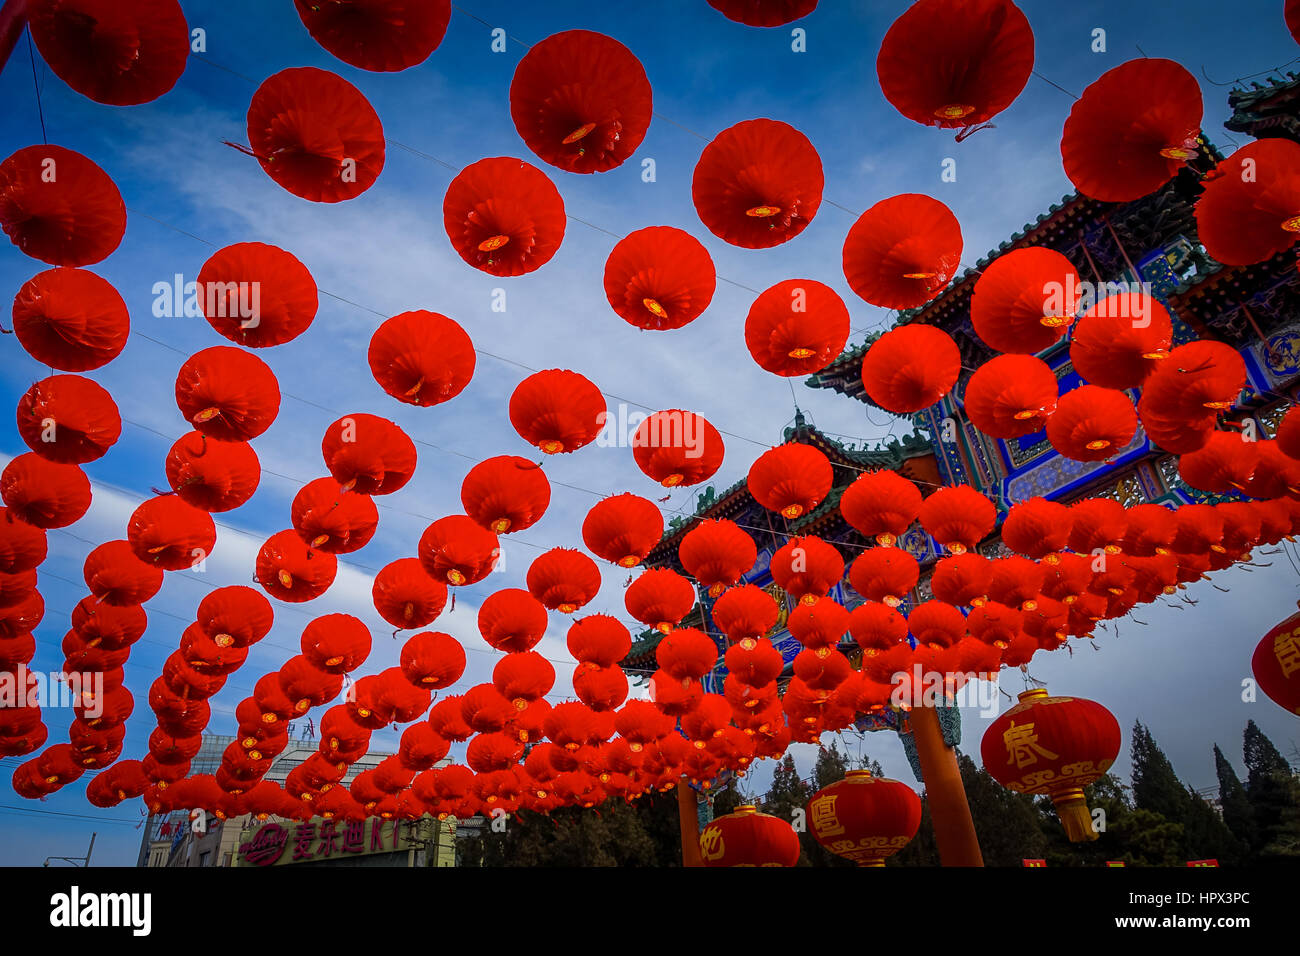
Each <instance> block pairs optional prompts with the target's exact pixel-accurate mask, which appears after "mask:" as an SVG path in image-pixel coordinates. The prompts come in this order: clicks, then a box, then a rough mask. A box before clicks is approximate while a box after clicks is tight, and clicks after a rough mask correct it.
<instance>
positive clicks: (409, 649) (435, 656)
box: [400, 631, 465, 716]
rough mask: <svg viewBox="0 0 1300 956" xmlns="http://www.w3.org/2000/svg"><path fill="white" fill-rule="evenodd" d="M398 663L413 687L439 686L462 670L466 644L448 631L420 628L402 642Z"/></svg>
mask: <svg viewBox="0 0 1300 956" xmlns="http://www.w3.org/2000/svg"><path fill="white" fill-rule="evenodd" d="M400 667H401V671H402V676H404V677H405V678H406V679H407V680H408V681H410V682H411V683H412V684H414V685H415V686H416V687H427V688H428V689H429V690H442V689H443V688H445V687H450V686H451V685H452V684H454V683H456V681H458V680H460V678H461V675H462V674H464V673H465V648H464V647H462V646H461V643H460V641H458V640H456V638H454V637H452V636H451V635H450V634H444V633H443V632H441V631H423V632H421V633H419V634H415V635H412V636H411V637H409V638H407V640H406V643H405V644H403V645H402V655H401V663H400ZM430 716H432V715H430Z"/></svg>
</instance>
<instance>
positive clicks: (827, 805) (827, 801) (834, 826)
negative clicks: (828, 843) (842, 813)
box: [812, 794, 844, 837]
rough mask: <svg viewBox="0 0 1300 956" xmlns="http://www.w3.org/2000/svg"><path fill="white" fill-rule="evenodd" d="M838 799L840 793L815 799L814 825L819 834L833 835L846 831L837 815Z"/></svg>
mask: <svg viewBox="0 0 1300 956" xmlns="http://www.w3.org/2000/svg"><path fill="white" fill-rule="evenodd" d="M838 799H839V797H838V795H836V794H831V795H829V796H825V797H822V798H821V799H819V800H814V801H813V804H812V825H813V831H814V832H815V833H816V834H817V835H818V836H822V837H832V836H835V835H836V834H839V833H843V832H844V824H842V823H840V820H839V817H837V816H836V815H835V801H836V800H838Z"/></svg>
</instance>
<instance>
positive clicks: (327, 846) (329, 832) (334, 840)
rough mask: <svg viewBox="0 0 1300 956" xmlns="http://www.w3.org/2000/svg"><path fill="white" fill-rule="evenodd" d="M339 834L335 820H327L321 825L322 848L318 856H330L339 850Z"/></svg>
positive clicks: (318, 851)
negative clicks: (335, 826)
mask: <svg viewBox="0 0 1300 956" xmlns="http://www.w3.org/2000/svg"><path fill="white" fill-rule="evenodd" d="M339 836H340V834H339V832H338V830H336V829H335V828H334V821H333V820H326V821H325V822H324V823H322V824H321V825H320V847H319V849H318V850H317V853H316V855H317V856H330V855H332V854H333V853H334V851H335V850H337V849H338V841H339Z"/></svg>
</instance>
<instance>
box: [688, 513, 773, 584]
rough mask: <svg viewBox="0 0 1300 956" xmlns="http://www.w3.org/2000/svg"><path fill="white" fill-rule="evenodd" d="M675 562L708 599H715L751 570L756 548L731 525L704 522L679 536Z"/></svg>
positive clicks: (733, 524)
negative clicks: (693, 580)
mask: <svg viewBox="0 0 1300 956" xmlns="http://www.w3.org/2000/svg"><path fill="white" fill-rule="evenodd" d="M677 558H678V560H679V561H681V563H682V567H683V568H685V569H686V573H687V574H689V575H690V576H691V577H693V578H695V580H696V581H698V582H700V584H701V585H702V586H703V587H706V588H708V589H709V595H710V596H711V597H718V596H719V595H720V594H722V592H723V590H724V589H725V588H728V587H731V585H733V584H735V583H736V582H737V581H739V580H740V578H741V576H742V575H744V574H745V573H746V572H748V571H749V570H750V569H751V568H752V567H753V566H754V562H756V561H757V560H758V547H757V545H755V544H754V539H753V538H751V537H750V535H749V532H747V531H744V530H742V529H741V528H740V527H739V526H738V525H737V524H736V523H735V522H734V521H727V520H726V519H722V520H715V519H712V518H706V519H704V520H702V521H700V522H699V523H698V524H696V525H695V527H693V528H691V530H690V531H688V532H686V534H684V535H683V536H682V540H681V542H680V543H679V544H678V545H677Z"/></svg>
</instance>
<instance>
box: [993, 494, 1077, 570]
mask: <svg viewBox="0 0 1300 956" xmlns="http://www.w3.org/2000/svg"><path fill="white" fill-rule="evenodd" d="M1073 524H1074V517H1073V515H1072V514H1071V513H1070V511H1069V509H1068V508H1066V507H1065V505H1063V504H1060V503H1058V502H1055V501H1048V500H1047V499H1046V498H1030V499H1028V500H1027V501H1022V502H1020V503H1019V504H1014V505H1012V506H1011V509H1010V510H1009V511H1008V512H1007V517H1006V520H1004V521H1003V522H1002V543H1003V544H1005V545H1006V546H1007V547H1008V548H1010V549H1011V550H1012V551H1018V552H1020V553H1021V554H1023V555H1025V556H1027V557H1030V558H1047V557H1048V556H1049V555H1051V554H1052V553H1053V552H1056V551H1060V550H1061V549H1063V548H1064V547H1065V545H1066V542H1067V541H1068V540H1069V537H1070V528H1071V527H1072V526H1073Z"/></svg>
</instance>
